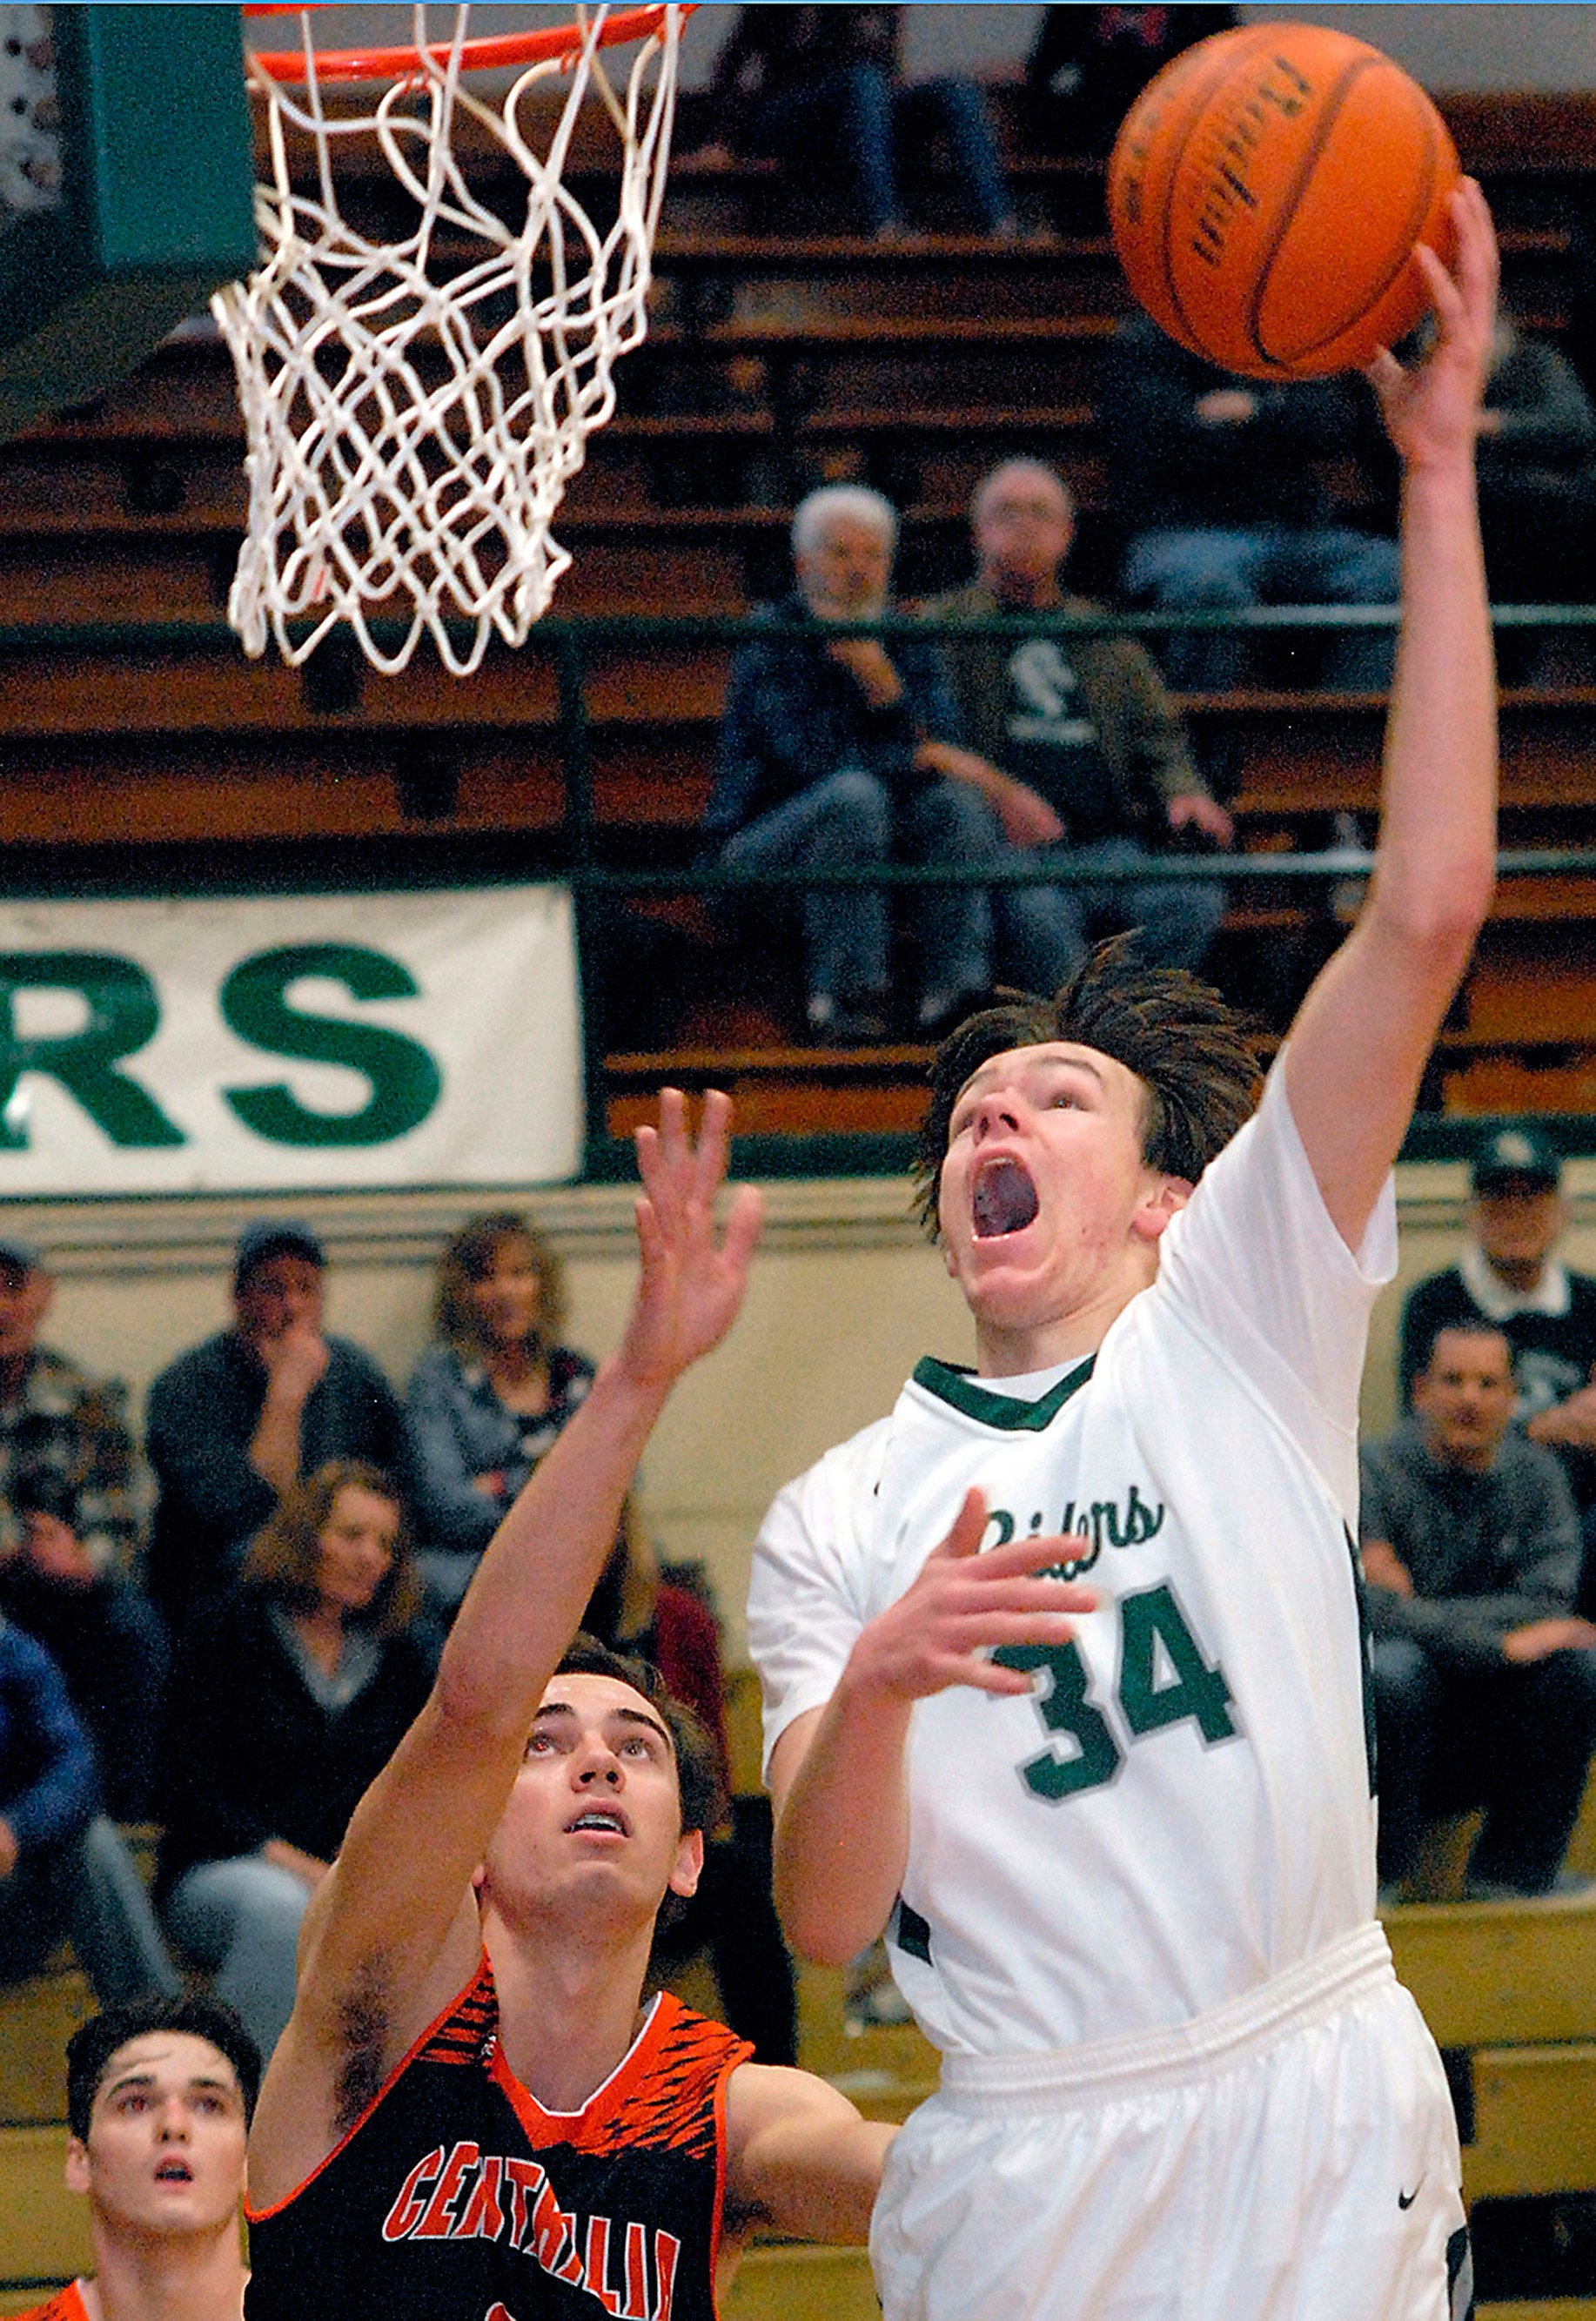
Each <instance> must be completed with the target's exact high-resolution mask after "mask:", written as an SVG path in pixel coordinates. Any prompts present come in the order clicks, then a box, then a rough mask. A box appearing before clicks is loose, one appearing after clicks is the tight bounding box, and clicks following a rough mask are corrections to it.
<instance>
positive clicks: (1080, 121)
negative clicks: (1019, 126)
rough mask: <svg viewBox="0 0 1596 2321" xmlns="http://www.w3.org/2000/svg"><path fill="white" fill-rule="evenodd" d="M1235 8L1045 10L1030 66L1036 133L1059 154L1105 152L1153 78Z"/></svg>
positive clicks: (1235, 16) (1235, 15) (1228, 19)
mask: <svg viewBox="0 0 1596 2321" xmlns="http://www.w3.org/2000/svg"><path fill="white" fill-rule="evenodd" d="M1240 21H1241V11H1240V10H1239V9H1237V8H1208V7H1173V8H1137V7H1131V8H1094V7H1082V6H1081V5H1078V0H1070V5H1067V6H1064V7H1053V8H1044V10H1043V11H1042V22H1041V23H1040V24H1039V25H1038V26H1037V28H1036V38H1035V41H1034V42H1033V43H1032V47H1031V53H1030V56H1029V58H1028V59H1026V93H1027V95H1028V96H1029V98H1030V107H1029V110H1030V114H1031V123H1032V134H1033V135H1034V136H1035V138H1036V140H1037V141H1038V143H1040V144H1042V145H1044V146H1046V147H1048V148H1049V149H1050V150H1052V151H1053V152H1055V153H1106V152H1107V151H1108V148H1109V147H1110V146H1111V145H1112V144H1113V142H1114V140H1115V138H1116V137H1117V135H1118V133H1119V124H1120V123H1121V122H1122V121H1123V120H1124V118H1125V116H1126V114H1127V113H1128V112H1129V111H1130V108H1131V106H1132V105H1134V104H1135V100H1136V98H1137V97H1138V96H1140V95H1141V93H1142V91H1143V90H1144V89H1145V87H1146V86H1147V83H1148V82H1149V81H1150V80H1151V79H1152V78H1153V77H1154V74H1155V73H1161V72H1162V71H1163V68H1164V67H1165V65H1167V64H1168V63H1169V62H1170V61H1171V60H1172V59H1173V58H1175V57H1178V56H1181V55H1183V54H1184V52H1185V51H1186V50H1188V49H1190V48H1191V47H1193V46H1195V44H1196V43H1197V42H1198V41H1206V40H1207V39H1208V35H1209V34H1210V32H1229V31H1230V30H1231V28H1232V27H1233V26H1234V25H1236V24H1237V23H1240Z"/></svg>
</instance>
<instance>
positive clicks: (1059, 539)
mask: <svg viewBox="0 0 1596 2321" xmlns="http://www.w3.org/2000/svg"><path fill="white" fill-rule="evenodd" d="M971 524H972V527H973V531H974V537H975V552H976V562H977V572H976V578H975V579H974V580H973V581H972V582H971V584H970V586H969V587H964V588H960V589H955V590H954V591H953V593H952V594H951V595H948V596H937V597H935V598H933V599H932V601H931V602H930V603H929V604H927V605H926V606H925V608H924V609H925V612H926V615H927V617H928V618H930V619H932V620H934V621H937V622H941V623H958V622H960V621H971V620H978V621H992V620H996V619H1004V620H1006V619H1008V617H1009V616H1012V617H1013V622H1014V634H1013V635H1012V636H1006V635H1002V634H991V633H989V634H986V635H964V636H960V635H957V634H950V635H947V636H946V637H944V639H943V640H942V645H943V658H944V663H945V666H946V669H947V673H948V679H949V683H950V685H951V686H952V688H953V697H954V700H955V702H956V703H957V705H958V708H959V712H960V716H961V720H962V727H963V733H964V737H965V739H966V740H967V741H968V742H969V743H970V744H971V750H972V751H974V752H975V753H977V754H976V757H975V760H974V762H973V763H972V764H971V766H970V767H969V768H968V769H967V776H966V778H969V779H971V780H973V781H974V782H975V784H976V786H977V787H979V789H980V792H981V794H982V796H984V797H985V798H986V801H987V803H988V805H989V806H990V807H991V808H992V810H993V812H994V813H995V814H996V815H997V817H998V820H999V823H1000V824H1001V825H1002V829H1003V835H1004V837H1005V839H1006V840H1007V841H1008V844H1009V845H1010V846H1011V847H1015V848H1019V849H1023V850H1026V851H1035V852H1038V853H1040V854H1042V855H1044V856H1045V857H1057V859H1059V860H1061V861H1064V862H1069V863H1071V864H1072V865H1073V866H1076V867H1080V868H1083V869H1084V868H1090V869H1099V870H1116V869H1126V870H1134V869H1139V868H1140V867H1141V866H1142V865H1144V864H1145V863H1148V862H1150V861H1153V860H1155V859H1156V858H1157V857H1158V856H1159V855H1161V854H1163V853H1167V852H1168V851H1169V850H1170V848H1171V847H1172V846H1174V845H1178V844H1186V845H1190V844H1192V843H1193V842H1196V843H1198V844H1200V845H1203V846H1207V847H1227V846H1229V845H1230V844H1231V843H1232V842H1233V841H1234V838H1235V834H1236V833H1235V825H1234V824H1233V823H1232V821H1231V818H1230V816H1229V815H1228V814H1227V812H1226V811H1225V808H1224V807H1223V806H1220V805H1218V803H1217V802H1216V800H1215V799H1214V798H1213V797H1212V796H1210V795H1209V794H1208V787H1207V785H1206V783H1205V782H1204V781H1203V780H1202V778H1201V777H1200V776H1199V773H1198V771H1197V769H1196V767H1195V766H1194V765H1193V763H1192V761H1191V753H1190V750H1189V749H1188V747H1187V744H1186V736H1185V733H1184V731H1183V729H1182V727H1181V720H1180V717H1179V715H1178V714H1177V712H1176V710H1175V707H1174V705H1173V703H1172V701H1171V700H1170V697H1169V695H1168V694H1167V693H1166V692H1165V690H1164V687H1163V679H1162V678H1160V676H1159V674H1158V671H1157V669H1155V668H1154V664H1153V661H1152V660H1151V659H1150V657H1149V656H1148V654H1147V653H1146V651H1145V650H1144V649H1143V647H1142V646H1141V645H1140V644H1138V643H1137V642H1135V639H1134V638H1131V637H1123V636H1081V635H1068V634H1062V633H1061V634H1056V635H1050V634H1048V633H1047V632H1046V629H1045V626H1044V627H1043V629H1042V631H1041V633H1038V625H1037V616H1039V615H1040V616H1043V619H1044V620H1045V616H1046V615H1047V614H1061V613H1062V614H1070V613H1090V612H1091V611H1093V610H1095V609H1096V608H1095V607H1094V606H1093V605H1090V604H1089V603H1087V602H1086V601H1085V600H1084V599H1082V598H1080V597H1069V596H1065V594H1064V592H1063V588H1062V582H1061V575H1062V570H1063V567H1064V564H1065V562H1066V560H1067V559H1068V557H1069V553H1070V550H1071V547H1072V544H1073V542H1074V537H1075V506H1074V502H1073V500H1072V497H1071V495H1070V492H1069V488H1068V487H1067V486H1066V485H1065V483H1064V481H1063V479H1062V477H1061V476H1059V475H1057V474H1056V473H1055V472H1054V471H1053V469H1051V468H1049V467H1045V466H1044V465H1043V464H1042V462H1041V461H1039V460H1005V461H1004V463H1003V465H1002V466H1001V467H999V468H995V469H993V470H992V472H991V473H990V475H989V476H987V477H986V478H984V479H983V481H982V482H981V484H980V487H979V488H978V490H977V492H976V495H975V499H974V502H973V505H972V506H971ZM992 907H993V911H994V914H995V916H996V921H997V928H998V951H999V959H1000V960H1001V963H1002V969H1003V972H1004V974H1005V975H1006V976H1008V977H1012V978H1014V979H1015V980H1016V981H1017V982H1019V983H1021V984H1022V985H1023V986H1024V987H1025V988H1026V990H1028V991H1056V990H1057V988H1058V987H1059V986H1060V984H1062V982H1064V981H1065V980H1066V978H1068V977H1069V976H1071V975H1072V974H1073V973H1074V972H1075V970H1076V969H1077V968H1078V967H1080V966H1081V963H1082V962H1083V960H1085V958H1086V954H1087V951H1088V949H1089V946H1090V938H1091V937H1092V936H1093V935H1100V934H1111V933H1121V932H1123V931H1124V930H1125V929H1126V928H1127V927H1135V929H1137V931H1138V933H1137V936H1136V948H1137V950H1138V951H1140V952H1141V954H1142V956H1143V958H1144V959H1145V960H1146V962H1147V964H1148V965H1149V966H1150V967H1186V968H1193V969H1195V968H1197V967H1199V966H1200V965H1201V962H1202V960H1203V957H1204V955H1205V953H1206V952H1207V951H1208V945H1209V943H1210V942H1212V940H1213V938H1214V935H1215V934H1216V933H1217V932H1218V925H1219V922H1220V920H1221V919H1222V918H1223V916H1224V915H1225V888H1224V886H1223V884H1222V883H1221V882H1220V881H1219V880H1218V879H1211V878H1191V879H1182V880H1181V881H1179V882H1178V883H1177V882H1176V881H1173V880H1170V879H1162V880H1160V879H1146V880H1144V881H1143V882H1142V883H1140V884H1131V885H1126V886H1107V887H997V888H994V889H993V893H992Z"/></svg>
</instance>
